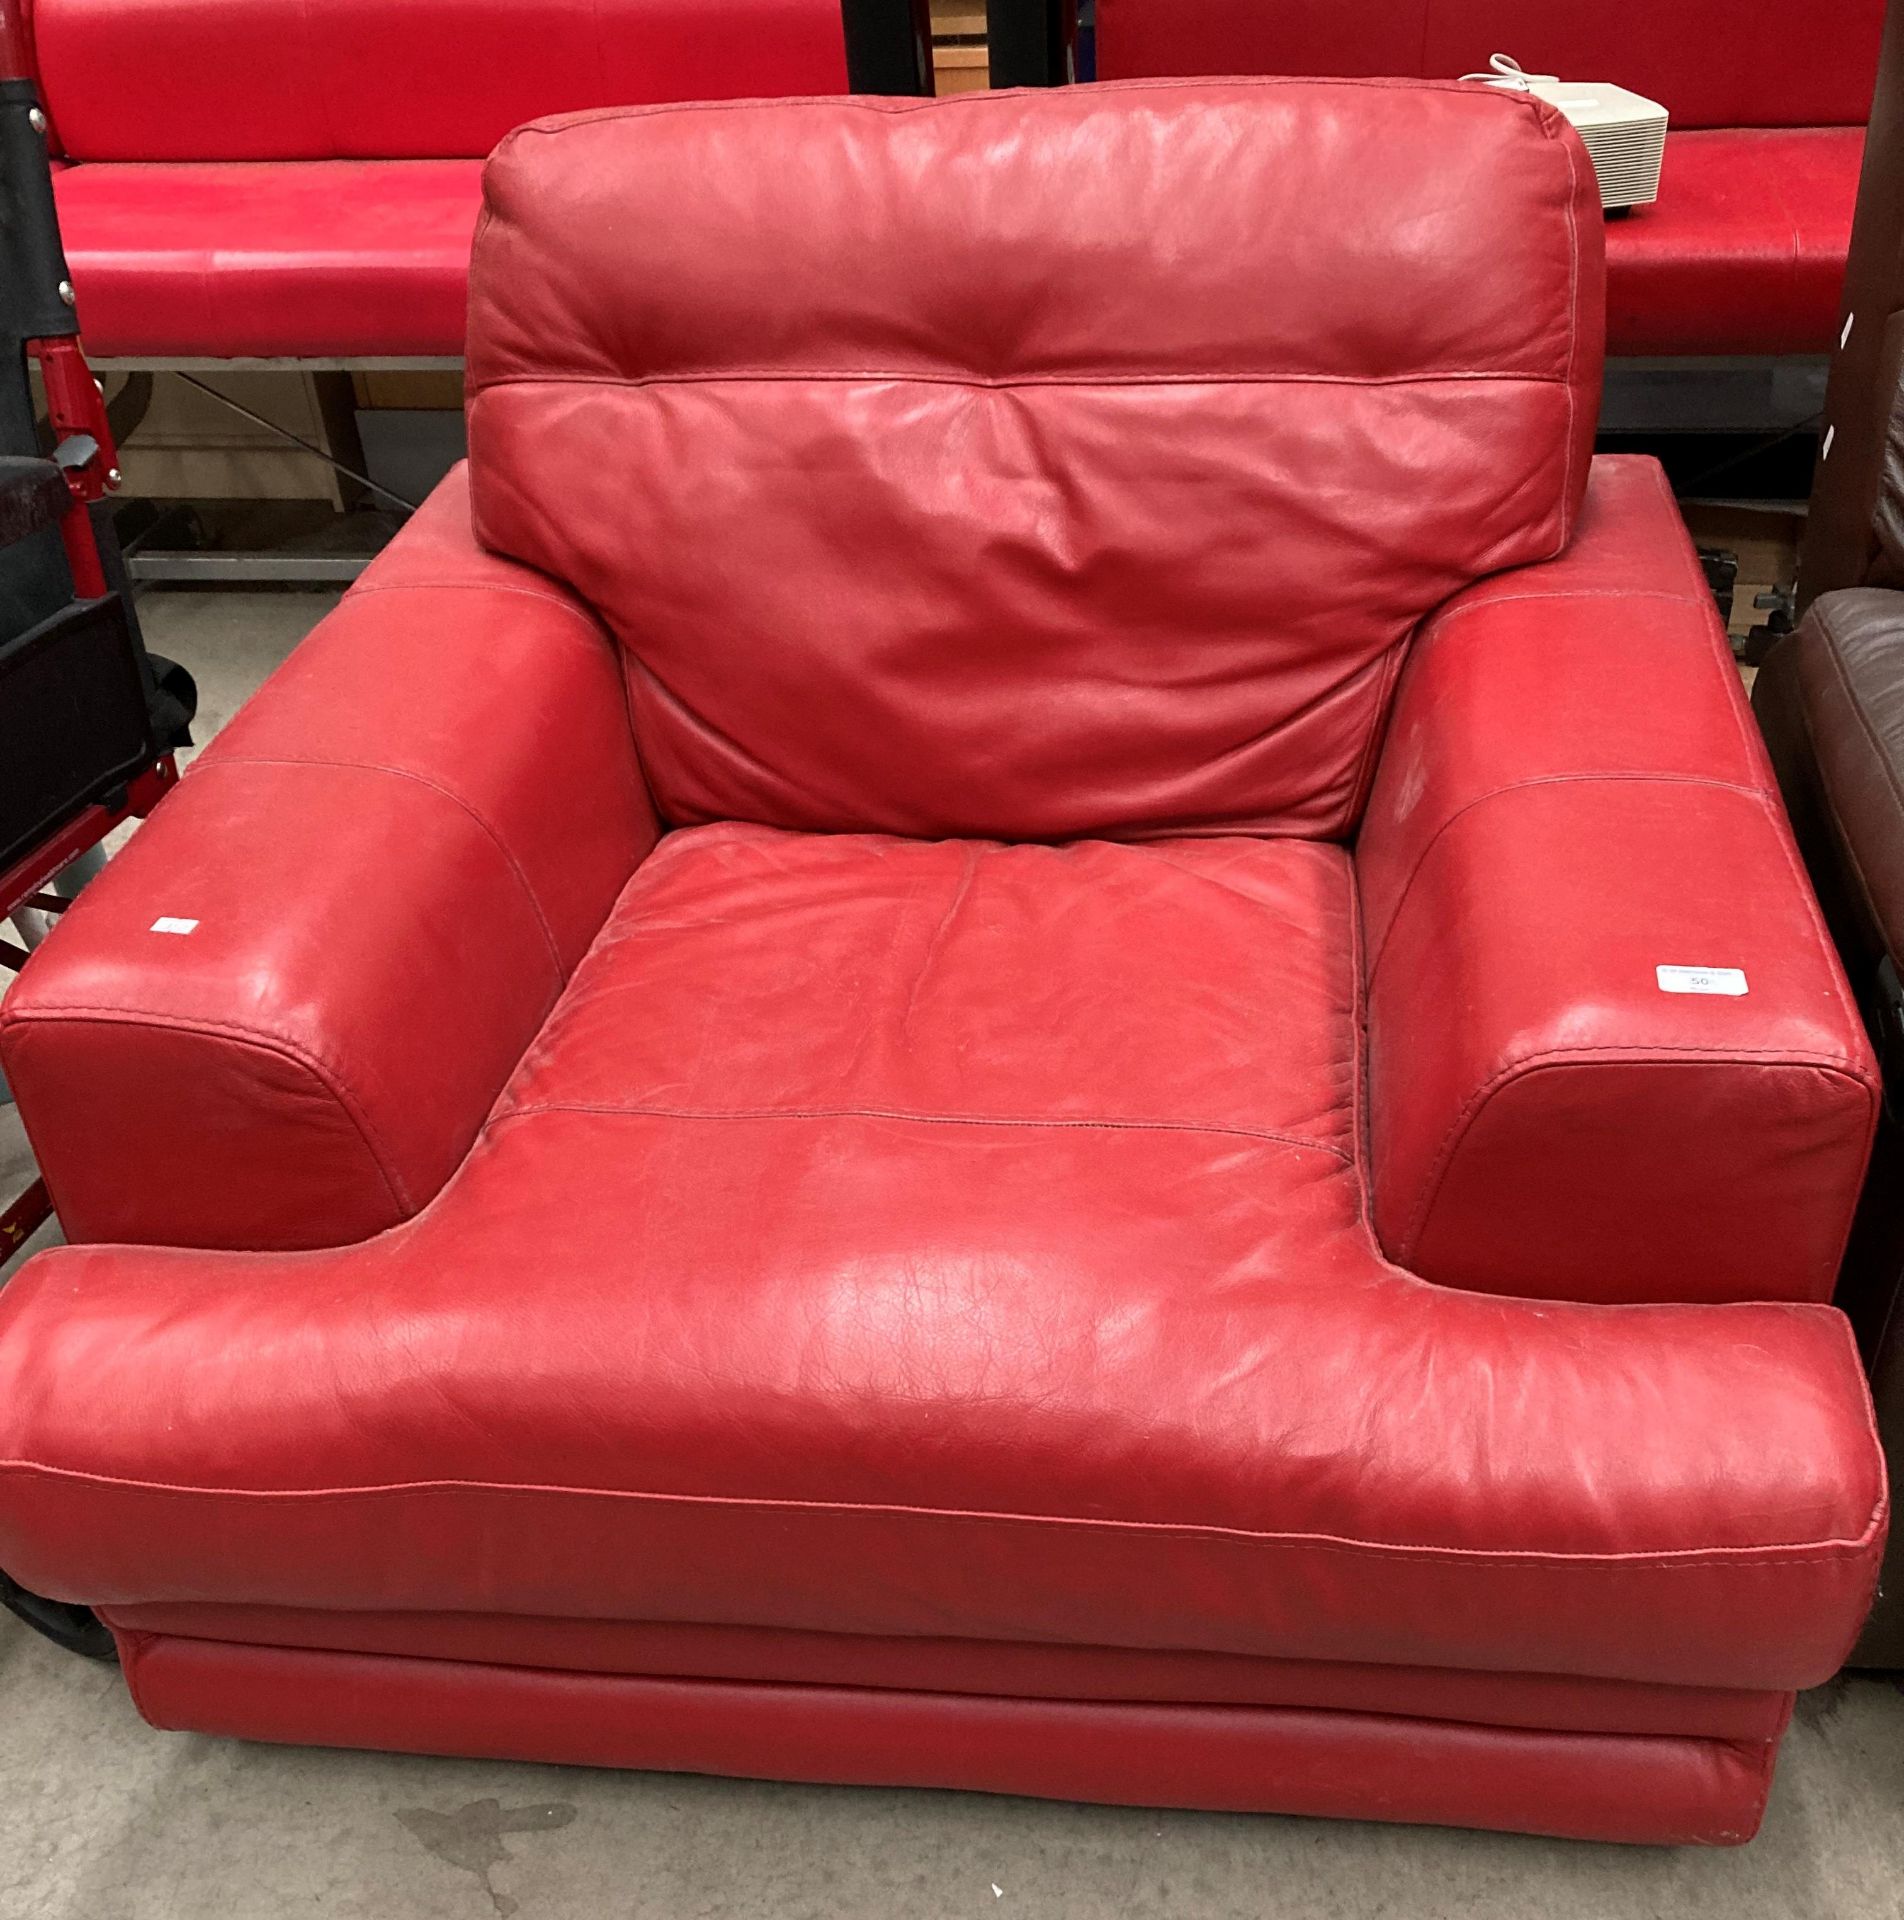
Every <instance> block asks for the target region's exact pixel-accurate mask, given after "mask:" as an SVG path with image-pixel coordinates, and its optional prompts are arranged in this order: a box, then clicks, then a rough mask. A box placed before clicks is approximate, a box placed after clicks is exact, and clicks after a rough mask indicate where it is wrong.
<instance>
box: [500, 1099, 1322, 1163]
mask: <svg viewBox="0 0 1904 1920" xmlns="http://www.w3.org/2000/svg"><path fill="white" fill-rule="evenodd" d="M539 1113H592V1114H600V1115H603V1116H606V1117H611V1118H612V1117H616V1116H622V1117H626V1118H630V1119H647V1120H902V1121H912V1122H917V1123H919V1124H921V1125H924V1126H941V1127H1059V1128H1064V1127H1069V1128H1078V1129H1085V1130H1093V1129H1107V1130H1110V1131H1113V1132H1120V1133H1207V1134H1221V1135H1226V1136H1230V1137H1233V1138H1240V1139H1244V1140H1267V1141H1271V1142H1273V1143H1274V1144H1276V1145H1278V1146H1285V1147H1295V1148H1298V1149H1300V1150H1302V1151H1305V1152H1310V1153H1326V1154H1327V1155H1329V1157H1330V1158H1331V1159H1334V1160H1340V1161H1341V1162H1342V1163H1343V1165H1344V1166H1353V1165H1354V1156H1353V1155H1352V1154H1350V1153H1347V1152H1345V1151H1344V1150H1343V1149H1342V1148H1341V1147H1337V1146H1332V1145H1331V1144H1330V1143H1329V1142H1328V1141H1326V1140H1311V1139H1307V1138H1305V1137H1304V1136H1303V1135H1301V1134H1295V1133H1277V1132H1275V1131H1273V1130H1272V1129H1270V1128H1268V1127H1243V1126H1221V1125H1216V1124H1212V1123H1207V1122H1204V1121H1199V1120H1127V1119H1119V1118H1102V1117H1098V1116H1095V1115H1089V1114H1084V1115H1079V1116H1077V1117H1076V1118H1070V1117H1066V1116H1054V1117H1050V1118H1043V1117H1037V1116H1032V1115H1024V1114H981V1113H920V1112H916V1111H912V1110H908V1109H902V1108H897V1107H725V1108H723V1107H660V1106H614V1105H610V1104H608V1103H607V1102H600V1103H590V1102H587V1101H569V1100H547V1101H534V1102H531V1103H530V1104H528V1105H526V1106H520V1107H510V1108H508V1109H506V1110H505V1111H503V1112H500V1113H496V1114H493V1115H492V1116H491V1117H490V1119H489V1121H488V1123H487V1127H486V1128H485V1131H487V1130H488V1127H498V1126H501V1125H502V1124H503V1123H504V1122H505V1121H509V1120H521V1119H526V1118H528V1117H529V1116H531V1115H534V1114H539Z"/></svg>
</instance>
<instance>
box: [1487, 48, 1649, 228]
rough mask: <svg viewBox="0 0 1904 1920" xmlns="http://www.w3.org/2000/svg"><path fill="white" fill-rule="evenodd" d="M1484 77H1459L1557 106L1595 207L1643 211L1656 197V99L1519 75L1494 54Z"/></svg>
mask: <svg viewBox="0 0 1904 1920" xmlns="http://www.w3.org/2000/svg"><path fill="white" fill-rule="evenodd" d="M1488 65H1489V66H1490V67H1491V68H1492V69H1493V71H1492V72H1490V73H1464V74H1463V75H1462V76H1461V77H1462V79H1464V80H1478V81H1479V82H1480V83H1481V84H1482V85H1483V86H1487V87H1511V88H1512V89H1513V90H1514V91H1515V92H1517V93H1531V94H1533V95H1534V97H1535V98H1536V99H1539V100H1545V101H1546V102H1547V104H1548V105H1549V106H1550V107H1557V108H1558V109H1559V110H1560V111H1561V112H1562V113H1564V114H1565V115H1566V116H1567V118H1568V119H1569V120H1571V121H1572V122H1573V124H1574V126H1575V128H1576V129H1577V130H1578V132H1579V135H1580V139H1581V143H1582V145H1584V146H1585V148H1586V150H1587V153H1588V155H1589V156H1590V157H1591V159H1592V161H1593V170H1594V172H1595V173H1596V174H1597V175H1598V176H1599V180H1600V205H1601V206H1602V208H1604V209H1605V210H1606V211H1608V212H1612V211H1614V210H1615V209H1616V208H1621V207H1643V206H1646V205H1648V204H1649V203H1650V202H1652V201H1654V200H1657V199H1658V198H1659V169H1660V162H1661V161H1662V160H1663V159H1664V158H1665V157H1666V109H1665V108H1664V107H1662V106H1661V105H1660V104H1659V102H1658V101H1657V100H1648V99H1646V98H1645V97H1644V96H1643V95H1641V94H1637V93H1629V92H1627V90H1626V89H1625V88H1624V87H1615V86H1609V85H1608V84H1607V83H1606V82H1605V81H1600V80H1562V79H1561V78H1560V77H1559V75H1557V74H1552V73H1523V72H1522V71H1521V68H1520V64H1519V62H1518V61H1514V60H1510V59H1509V58H1508V56H1507V55H1506V54H1504V53H1497V54H1495V55H1494V57H1493V58H1492V59H1491V60H1490V61H1489V62H1488Z"/></svg>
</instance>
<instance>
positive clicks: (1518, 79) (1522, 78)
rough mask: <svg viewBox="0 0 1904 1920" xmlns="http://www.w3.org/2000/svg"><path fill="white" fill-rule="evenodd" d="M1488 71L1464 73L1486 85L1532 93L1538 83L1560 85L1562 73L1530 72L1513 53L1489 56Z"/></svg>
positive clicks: (1463, 77) (1465, 77) (1465, 76)
mask: <svg viewBox="0 0 1904 1920" xmlns="http://www.w3.org/2000/svg"><path fill="white" fill-rule="evenodd" d="M1488 66H1489V67H1490V68H1491V69H1492V71H1490V72H1488V73H1464V74H1463V75H1462V76H1461V77H1462V79H1463V80H1478V81H1479V82H1480V83H1481V85H1482V86H1484V87H1511V88H1513V90H1514V91H1515V92H1516V93H1530V92H1532V91H1533V89H1534V88H1535V87H1536V86H1537V85H1545V86H1558V85H1559V84H1560V75H1559V74H1557V73H1528V72H1526V71H1525V70H1524V69H1523V68H1522V66H1521V63H1520V62H1519V61H1518V60H1516V59H1515V58H1514V57H1513V55H1512V54H1507V53H1494V54H1490V55H1489V56H1488Z"/></svg>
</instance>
